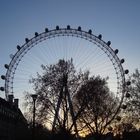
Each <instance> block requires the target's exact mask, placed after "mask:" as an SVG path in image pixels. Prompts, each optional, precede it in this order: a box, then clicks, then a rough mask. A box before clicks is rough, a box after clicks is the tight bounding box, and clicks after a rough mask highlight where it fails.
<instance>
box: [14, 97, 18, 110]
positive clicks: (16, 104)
mask: <svg viewBox="0 0 140 140" xmlns="http://www.w3.org/2000/svg"><path fill="white" fill-rule="evenodd" d="M18 101H19V100H18V99H14V106H15V107H16V108H18Z"/></svg>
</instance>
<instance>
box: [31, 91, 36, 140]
mask: <svg viewBox="0 0 140 140" xmlns="http://www.w3.org/2000/svg"><path fill="white" fill-rule="evenodd" d="M31 97H32V99H33V132H32V136H33V140H34V138H35V111H36V108H35V102H36V99H37V94H32V95H31Z"/></svg>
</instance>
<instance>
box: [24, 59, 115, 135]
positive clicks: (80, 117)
mask: <svg viewBox="0 0 140 140" xmlns="http://www.w3.org/2000/svg"><path fill="white" fill-rule="evenodd" d="M41 67H42V69H43V73H42V74H39V73H37V77H36V78H32V79H31V80H30V83H31V84H33V86H34V91H35V93H36V94H38V98H37V104H36V108H37V109H36V111H37V119H38V121H40V122H41V123H44V124H47V126H48V127H51V129H52V131H54V132H58V133H60V132H66V134H68V133H74V132H75V134H78V132H79V131H81V130H83V129H85V130H86V129H88V131H89V132H90V133H99V134H100V133H103V132H104V131H105V130H106V128H107V126H108V125H110V123H111V122H112V121H113V120H114V118H115V116H116V115H117V113H116V106H117V103H118V100H117V99H116V98H115V97H114V94H113V93H112V92H110V90H109V88H108V85H107V78H101V77H100V76H96V77H95V76H90V72H89V71H86V72H82V71H81V70H79V71H76V69H75V67H74V64H73V60H72V59H71V60H68V61H65V60H59V61H58V63H56V64H53V65H50V66H44V65H42V66H41ZM26 97H27V99H30V98H29V93H27V96H26ZM27 104H31V100H27ZM29 109H31V108H29Z"/></svg>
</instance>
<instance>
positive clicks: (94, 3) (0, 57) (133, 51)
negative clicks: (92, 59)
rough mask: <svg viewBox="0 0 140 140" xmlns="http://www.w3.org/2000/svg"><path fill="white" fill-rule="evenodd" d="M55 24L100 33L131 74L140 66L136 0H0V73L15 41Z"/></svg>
mask: <svg viewBox="0 0 140 140" xmlns="http://www.w3.org/2000/svg"><path fill="white" fill-rule="evenodd" d="M56 25H59V26H60V27H62V28H65V27H66V26H67V25H71V27H73V28H77V27H78V26H81V27H82V29H83V30H86V31H88V30H89V29H92V31H93V34H95V35H98V34H102V35H103V40H104V41H108V40H110V41H111V42H112V48H113V49H119V54H118V56H119V57H120V58H125V64H124V65H123V66H124V68H125V69H129V71H130V73H133V72H134V70H135V69H136V68H138V69H140V1H139V0H0V74H1V75H2V74H5V72H6V70H5V68H4V67H3V66H4V64H5V63H7V64H9V62H10V57H9V55H10V54H14V53H15V52H16V46H17V45H18V44H19V45H23V44H24V42H25V41H24V40H25V38H26V37H28V38H31V37H33V36H34V32H36V31H37V32H39V33H40V32H43V31H44V29H45V28H46V27H48V28H49V29H54V28H55V27H56ZM0 84H1V85H0V86H3V82H2V81H1V80H0ZM0 94H4V93H2V92H1V91H0Z"/></svg>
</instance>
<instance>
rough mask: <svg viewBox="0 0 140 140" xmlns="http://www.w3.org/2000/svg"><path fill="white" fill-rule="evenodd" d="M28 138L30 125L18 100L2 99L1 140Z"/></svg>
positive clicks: (0, 99)
mask: <svg viewBox="0 0 140 140" xmlns="http://www.w3.org/2000/svg"><path fill="white" fill-rule="evenodd" d="M27 138H28V125H27V121H26V119H25V118H24V116H23V114H22V112H21V111H20V109H19V108H18V99H15V100H14V101H13V96H12V95H9V99H8V101H6V100H4V99H2V98H0V140H22V139H27Z"/></svg>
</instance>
